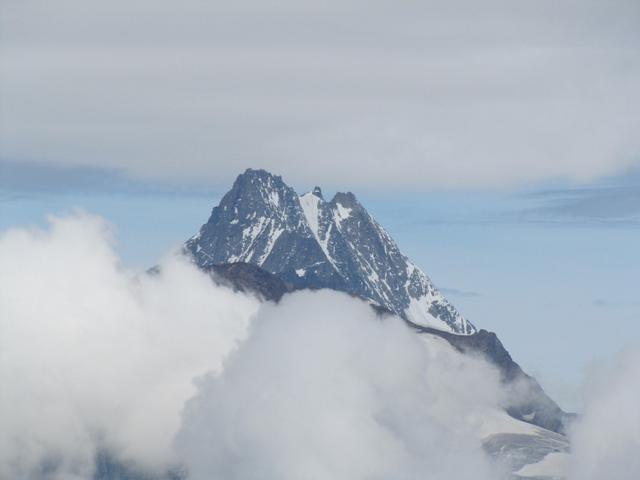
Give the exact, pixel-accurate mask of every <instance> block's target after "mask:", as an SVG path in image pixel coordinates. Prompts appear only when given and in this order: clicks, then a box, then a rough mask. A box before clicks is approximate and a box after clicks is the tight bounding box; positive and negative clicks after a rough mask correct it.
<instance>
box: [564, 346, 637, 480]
mask: <svg viewBox="0 0 640 480" xmlns="http://www.w3.org/2000/svg"><path fill="white" fill-rule="evenodd" d="M572 444H573V452H574V454H573V458H572V464H571V475H570V478H571V480H601V479H603V478H606V479H607V480H637V479H638V478H640V349H638V348H636V349H630V350H627V351H625V352H623V353H622V354H620V355H619V356H618V358H617V359H616V360H615V361H614V362H612V363H611V364H610V365H608V366H607V367H605V368H603V369H602V370H601V371H600V372H599V374H598V377H597V378H596V379H595V380H593V382H592V383H591V384H590V391H589V392H588V401H587V403H586V406H585V412H584V417H583V418H582V420H581V421H580V422H579V423H578V424H577V425H576V427H575V429H574V431H573V434H572Z"/></svg>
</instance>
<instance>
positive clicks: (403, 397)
mask: <svg viewBox="0 0 640 480" xmlns="http://www.w3.org/2000/svg"><path fill="white" fill-rule="evenodd" d="M0 271H2V272H3V274H2V276H0V385H2V388H0V424H1V425H2V428H0V478H12V479H22V478H38V475H40V474H42V473H43V472H44V471H46V472H48V473H47V475H45V476H44V478H51V479H56V480H58V479H87V478H91V475H92V471H93V467H94V464H93V462H94V458H95V454H96V451H97V449H105V448H106V449H109V450H110V451H111V452H112V453H114V454H115V455H116V456H117V457H118V458H120V459H122V460H125V461H129V462H133V463H134V464H135V465H136V466H137V467H139V468H142V469H146V470H149V471H153V472H161V471H163V470H164V469H166V468H167V467H169V466H171V465H176V464H180V465H184V466H185V467H186V468H187V469H188V471H189V473H190V478H192V479H194V480H200V479H208V478H225V479H229V480H232V479H238V480H253V479H255V478H258V477H259V478H262V479H264V480H272V479H273V480H276V479H277V480H287V479H292V480H293V479H296V480H299V479H301V478H303V479H324V478H335V479H336V480H341V479H345V480H347V479H349V480H357V479H365V478H367V479H381V480H382V479H387V478H395V479H407V480H413V479H415V478H419V477H422V476H423V475H424V474H425V472H428V473H429V478H430V479H433V480H440V479H442V480H445V479H456V480H465V479H474V480H482V479H487V480H489V479H491V480H495V479H496V478H501V477H500V472H498V471H496V468H497V467H496V466H495V465H493V464H492V462H491V461H490V459H489V458H487V456H486V454H485V453H484V452H483V450H482V448H481V442H480V440H481V438H483V437H484V436H486V435H487V434H489V433H492V432H493V431H496V430H500V428H502V430H500V431H509V430H508V429H509V428H516V430H512V431H513V432H514V433H518V430H517V428H518V427H517V425H516V426H515V427H514V425H512V424H513V421H509V420H508V419H507V420H506V424H505V418H506V417H505V416H504V414H502V415H501V414H500V413H499V408H500V406H501V405H504V403H505V401H506V397H505V395H508V393H506V392H503V391H502V389H501V388H500V386H499V382H498V374H497V372H496V371H495V370H494V369H492V368H491V367H489V366H488V365H487V364H486V363H485V362H483V361H480V360H477V359H473V358H470V357H467V356H462V355H460V354H458V353H456V352H455V351H454V350H453V349H451V348H450V347H448V344H446V342H444V341H443V340H438V339H429V337H424V336H418V335H415V334H414V333H412V332H411V331H409V330H408V329H407V328H406V327H405V326H404V324H403V323H402V322H395V321H383V320H381V319H379V318H377V317H376V316H375V315H374V313H373V311H372V310H371V309H370V308H369V307H368V306H367V305H366V304H364V303H362V302H360V301H358V300H354V299H352V298H349V297H347V296H346V295H342V294H339V293H336V292H299V293H297V294H294V295H289V296H287V297H285V299H283V301H282V303H281V304H280V305H278V306H276V305H273V304H262V305H261V304H259V302H258V301H257V300H255V299H253V298H251V297H248V296H245V295H241V294H235V293H233V292H231V291H230V290H228V289H225V288H221V287H216V286H215V285H213V283H212V282H211V281H210V279H209V278H207V277H206V276H205V275H204V274H202V273H201V272H199V271H198V270H197V269H195V268H194V267H193V266H192V265H190V264H189V263H188V262H186V261H185V260H184V259H181V258H178V257H175V256H170V257H167V258H166V259H165V260H164V261H163V262H162V271H161V273H160V274H158V275H142V276H135V275H133V274H131V273H130V272H128V271H126V270H125V269H123V267H122V266H121V265H120V264H119V260H118V257H117V255H116V254H115V253H114V250H113V248H112V232H111V230H110V228H109V226H108V225H107V224H106V223H105V222H104V221H103V220H101V219H100V218H97V217H93V216H89V215H85V214H79V215H76V216H72V217H67V218H55V217H53V218H51V219H50V227H49V228H48V229H47V230H35V229H34V230H23V229H14V230H10V231H7V232H4V233H2V234H1V235H0ZM638 365H640V361H639V357H638V354H637V352H635V353H633V352H632V353H630V354H628V355H627V356H626V357H625V358H623V359H622V360H621V361H620V364H619V365H618V366H617V368H616V369H614V370H613V372H614V374H613V375H609V376H608V377H607V380H606V381H604V383H603V384H601V385H599V386H598V388H596V389H595V393H594V394H593V395H592V397H591V398H592V401H591V403H589V404H588V407H587V411H586V414H585V417H584V419H583V421H582V422H581V423H580V424H579V425H578V427H577V428H576V430H575V434H574V449H575V462H574V464H573V469H574V470H573V471H574V476H573V477H572V478H575V479H578V478H579V479H580V480H590V479H600V478H611V479H616V480H617V479H620V480H622V479H624V480H627V479H632V478H636V477H637V475H636V476H634V475H633V474H632V473H633V472H635V473H637V472H638V468H639V464H638V459H637V451H638V435H637V433H638V431H639V428H640V421H639V416H638V408H637V405H638V401H639V395H640V393H639V392H640V385H639V384H638V378H640V376H639V375H638ZM194 379H195V383H194ZM516 423H517V422H516ZM496 425H498V426H499V428H497V427H496ZM505 425H506V428H505ZM525 427H526V428H525ZM520 428H522V429H523V432H522V433H525V432H527V431H529V430H530V426H529V427H528V426H526V425H525V424H520Z"/></svg>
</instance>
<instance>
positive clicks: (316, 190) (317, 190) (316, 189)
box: [311, 185, 324, 200]
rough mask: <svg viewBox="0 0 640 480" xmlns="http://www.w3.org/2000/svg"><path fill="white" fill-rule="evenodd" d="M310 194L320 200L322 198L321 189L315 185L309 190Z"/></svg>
mask: <svg viewBox="0 0 640 480" xmlns="http://www.w3.org/2000/svg"><path fill="white" fill-rule="evenodd" d="M311 195H315V196H316V197H318V198H319V199H320V200H324V197H323V196H322V190H321V189H320V187H318V186H317V185H316V186H315V187H313V190H311Z"/></svg>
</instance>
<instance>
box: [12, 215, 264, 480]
mask: <svg viewBox="0 0 640 480" xmlns="http://www.w3.org/2000/svg"><path fill="white" fill-rule="evenodd" d="M109 236H110V230H109V227H108V226H107V225H106V224H105V223H104V221H102V220H100V219H99V218H96V217H91V216H86V215H81V216H79V217H73V218H66V219H60V218H52V219H51V226H50V228H49V229H48V230H46V231H40V230H32V231H26V230H13V231H9V232H6V233H4V234H3V235H2V236H1V237H0V266H1V269H2V272H3V274H2V275H1V276H0V385H2V388H0V424H2V429H0V477H1V478H16V479H17V478H32V477H31V476H30V475H32V474H34V473H35V472H38V471H42V472H47V471H53V472H59V474H60V476H61V478H67V476H68V477H69V478H75V476H77V477H78V478H89V477H90V472H91V471H92V469H93V462H94V455H95V453H96V449H101V448H104V449H110V450H113V451H116V452H117V453H118V455H119V456H121V457H122V458H124V459H132V460H135V461H136V462H137V463H138V464H139V465H141V466H142V467H143V468H151V469H154V468H156V467H159V468H163V467H164V466H165V465H166V464H170V463H171V462H173V461H174V457H173V455H172V447H171V441H172V438H173V435H174V434H175V431H176V430H177V429H178V427H179V424H180V409H181V408H182V405H183V404H184V402H185V401H186V400H187V399H188V398H190V397H191V396H192V395H193V394H194V393H195V387H194V385H193V383H192V379H193V377H195V376H197V375H202V374H203V373H205V372H207V371H217V370H219V369H220V366H221V360H222V358H223V356H224V355H225V354H226V353H227V352H228V351H229V350H230V349H232V348H233V346H234V345H235V343H236V342H237V341H238V340H240V339H241V338H243V336H244V335H245V334H246V328H247V325H248V321H249V318H250V317H251V315H253V314H254V313H255V311H256V310H257V307H258V302H257V301H256V300H254V299H252V298H248V297H245V296H240V295H237V294H234V293H233V292H232V291H231V290H227V289H222V288H213V287H212V282H211V280H210V279H209V278H208V277H206V276H205V275H203V274H200V273H199V272H198V271H197V270H195V269H194V268H193V267H191V266H190V265H189V264H187V262H186V261H184V260H180V259H179V258H175V257H171V258H167V260H166V261H165V262H163V270H162V273H161V274H159V275H152V276H149V275H145V276H141V277H140V276H133V275H131V274H130V273H128V272H127V271H125V270H123V269H122V268H121V267H120V266H119V264H118V258H117V256H116V255H115V254H114V252H113V249H112V248H111V245H110V243H109V241H108V240H107V239H108V238H109Z"/></svg>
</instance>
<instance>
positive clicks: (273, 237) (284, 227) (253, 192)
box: [185, 169, 476, 334]
mask: <svg viewBox="0 0 640 480" xmlns="http://www.w3.org/2000/svg"><path fill="white" fill-rule="evenodd" d="M185 250H186V251H187V252H188V253H190V254H191V255H192V257H193V259H194V261H195V262H196V264H197V265H198V266H199V267H201V268H205V269H206V268H210V267H211V266H213V265H221V264H230V263H237V262H244V263H249V264H252V265H255V266H258V267H261V268H263V269H264V270H267V271H268V272H270V273H273V274H276V275H277V276H278V277H280V278H281V279H282V280H283V281H285V282H286V283H288V284H290V285H292V286H293V287H294V288H330V289H333V290H339V291H342V292H346V293H349V294H351V295H355V296H358V297H360V298H364V299H367V300H370V301H371V302H373V303H375V304H377V305H380V306H382V307H384V308H386V309H388V310H390V311H392V312H393V313H395V314H396V315H399V316H401V317H402V318H405V319H408V320H411V321H412V322H413V323H416V324H419V325H424V326H433V327H436V328H439V329H444V330H449V331H451V332H455V333H458V334H470V333H473V332H475V330H476V329H475V327H474V326H473V325H472V324H471V323H470V322H469V321H468V320H466V319H465V318H464V317H463V316H462V315H461V314H460V313H459V312H458V311H457V310H456V308H455V307H454V306H453V305H452V304H451V303H449V301H448V300H447V299H446V298H445V297H444V296H443V295H442V294H441V293H440V292H439V291H438V290H437V289H436V288H435V287H434V285H433V283H432V282H431V280H430V279H429V277H427V276H426V275H425V274H424V272H422V271H421V270H420V269H419V268H418V267H417V266H416V265H414V264H413V263H412V262H411V261H410V260H409V259H408V258H407V257H406V256H405V255H403V254H402V252H401V251H400V249H399V248H398V246H397V245H396V243H395V242H394V241H393V239H392V238H391V237H390V235H389V234H388V233H387V232H386V231H385V230H384V228H382V226H380V225H379V224H378V223H377V222H376V221H375V220H374V219H373V218H372V217H371V215H369V213H368V212H367V210H366V209H365V208H364V207H363V206H362V205H361V204H360V203H359V202H358V200H357V199H356V197H355V195H353V194H352V193H337V194H336V195H335V196H334V197H333V199H331V200H330V201H326V200H325V199H324V197H323V196H322V192H321V190H320V188H319V187H316V188H314V189H313V191H312V192H309V193H306V194H304V195H302V196H299V195H298V194H297V193H296V192H295V191H294V190H293V189H292V188H291V187H289V186H288V185H286V184H285V183H284V182H283V181H282V178H281V177H279V176H275V175H272V174H270V173H269V172H266V171H264V170H251V169H249V170H247V171H246V172H245V173H243V174H242V175H240V176H238V178H237V179H236V181H235V183H234V184H233V187H232V188H231V190H230V191H229V192H227V194H225V195H224V197H223V198H222V200H221V201H220V204H219V205H218V206H217V207H215V208H214V209H213V211H212V213H211V217H210V218H209V220H208V222H207V223H206V224H204V225H203V226H202V228H201V229H200V231H199V232H198V233H197V234H196V235H194V236H193V237H192V238H190V239H189V240H188V241H187V242H186V244H185Z"/></svg>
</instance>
